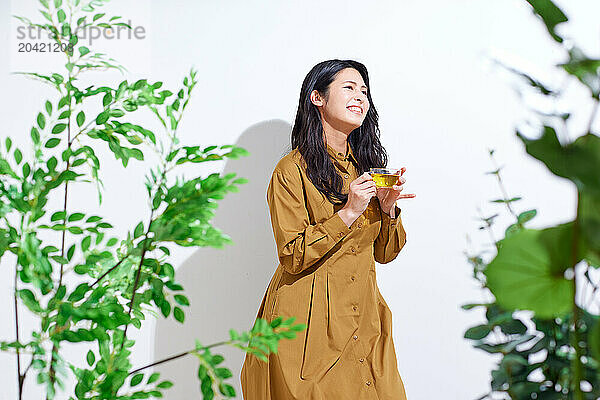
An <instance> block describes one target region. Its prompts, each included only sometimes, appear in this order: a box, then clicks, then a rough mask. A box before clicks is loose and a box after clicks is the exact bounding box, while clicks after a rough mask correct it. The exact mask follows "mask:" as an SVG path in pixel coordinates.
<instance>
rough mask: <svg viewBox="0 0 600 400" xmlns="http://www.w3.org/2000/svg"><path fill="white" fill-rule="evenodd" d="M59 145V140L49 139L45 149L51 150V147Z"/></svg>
mask: <svg viewBox="0 0 600 400" xmlns="http://www.w3.org/2000/svg"><path fill="white" fill-rule="evenodd" d="M59 143H60V139H59V138H50V139H48V141H47V142H46V147H47V148H49V149H51V148H53V147H56V146H58V144H59Z"/></svg>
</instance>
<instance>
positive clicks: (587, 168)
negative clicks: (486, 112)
mask: <svg viewBox="0 0 600 400" xmlns="http://www.w3.org/2000/svg"><path fill="white" fill-rule="evenodd" d="M517 136H518V137H519V139H521V140H522V141H523V143H524V144H525V149H526V151H527V153H528V154H530V155H531V156H533V157H535V158H536V159H538V160H540V161H542V162H543V163H544V164H545V165H546V167H548V169H549V170H550V171H552V173H553V174H555V175H557V176H560V177H563V178H567V179H569V180H571V181H572V182H573V183H574V184H575V186H576V187H577V189H578V190H579V191H580V192H583V191H588V190H589V191H592V192H594V193H596V194H597V195H600V179H598V173H597V171H600V137H598V136H596V135H594V134H591V133H588V134H586V135H583V136H580V137H578V138H577V139H576V140H575V141H574V142H572V143H569V144H568V145H566V146H562V145H561V144H560V142H559V141H558V138H557V136H556V131H555V130H554V128H552V127H549V126H545V127H544V131H543V134H542V136H541V137H540V138H539V139H528V138H526V137H525V136H523V135H522V134H521V133H520V132H518V131H517Z"/></svg>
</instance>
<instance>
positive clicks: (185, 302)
mask: <svg viewBox="0 0 600 400" xmlns="http://www.w3.org/2000/svg"><path fill="white" fill-rule="evenodd" d="M174 298H175V301H176V302H177V303H179V304H181V305H182V306H189V305H190V301H189V300H188V298H187V297H185V296H184V295H182V294H176V295H175V296H174Z"/></svg>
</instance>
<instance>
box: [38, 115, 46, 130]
mask: <svg viewBox="0 0 600 400" xmlns="http://www.w3.org/2000/svg"><path fill="white" fill-rule="evenodd" d="M37 123H38V126H39V127H40V129H44V128H45V127H46V118H45V117H44V114H42V113H39V114H38V116H37Z"/></svg>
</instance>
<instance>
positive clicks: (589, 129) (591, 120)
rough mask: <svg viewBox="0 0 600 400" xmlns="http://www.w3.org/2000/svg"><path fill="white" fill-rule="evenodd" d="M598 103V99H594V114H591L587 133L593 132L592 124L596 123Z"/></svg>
mask: <svg viewBox="0 0 600 400" xmlns="http://www.w3.org/2000/svg"><path fill="white" fill-rule="evenodd" d="M594 100H595V99H594ZM598 105H599V102H598V100H595V101H594V108H592V115H591V116H590V121H589V122H588V126H587V130H586V134H587V133H592V125H593V124H594V120H595V119H596V112H598Z"/></svg>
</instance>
